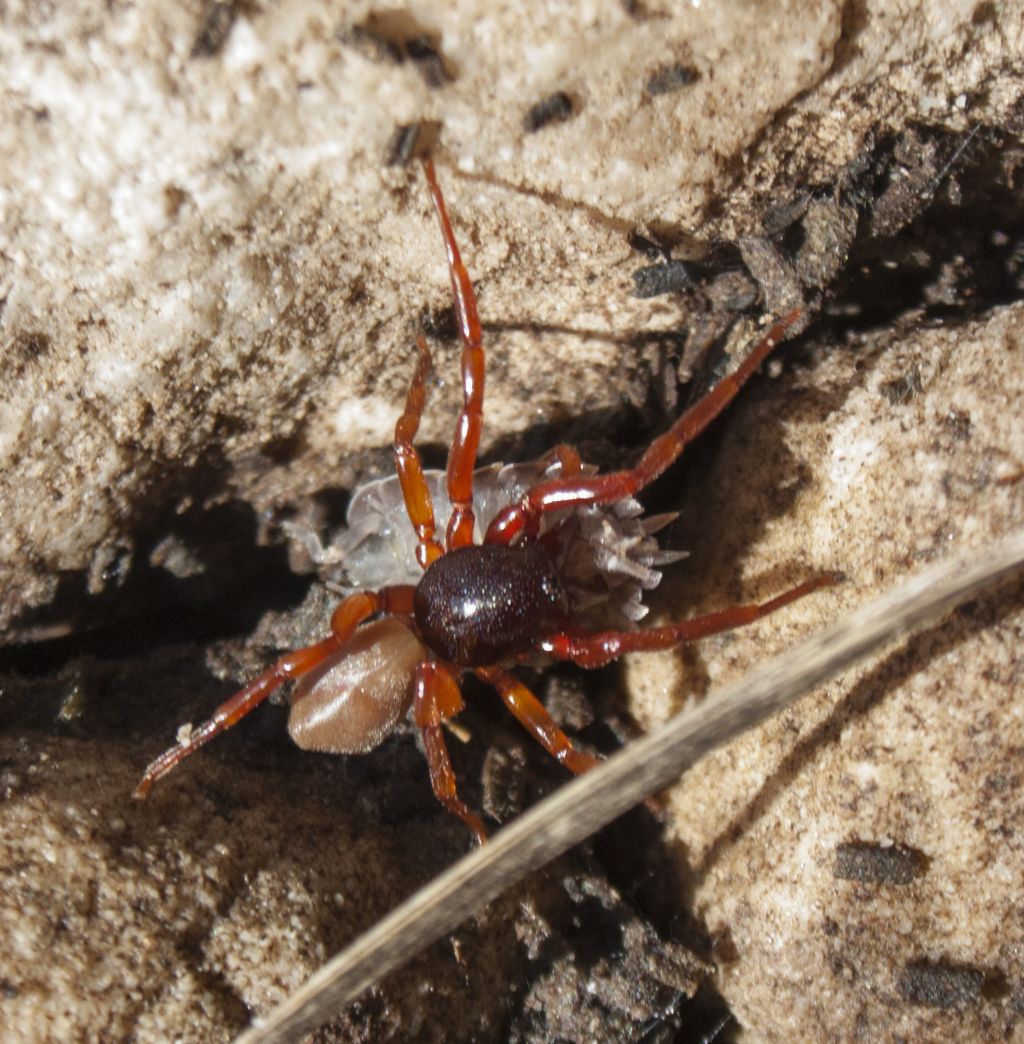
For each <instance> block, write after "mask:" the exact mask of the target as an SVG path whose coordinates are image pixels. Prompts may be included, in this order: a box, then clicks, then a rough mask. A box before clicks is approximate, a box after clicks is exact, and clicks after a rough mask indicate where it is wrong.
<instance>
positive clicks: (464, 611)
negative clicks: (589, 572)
mask: <svg viewBox="0 0 1024 1044" xmlns="http://www.w3.org/2000/svg"><path fill="white" fill-rule="evenodd" d="M414 605H415V612H416V626H417V627H418V628H419V632H420V636H421V637H422V638H423V640H424V641H425V642H426V643H427V645H428V646H430V648H431V649H433V650H434V652H436V653H437V654H438V655H439V656H441V657H442V658H443V659H445V660H447V661H448V662H449V663H454V664H457V665H458V666H460V667H482V666H485V665H487V664H494V663H499V662H501V661H502V660H506V659H508V658H509V657H510V656H515V655H517V654H518V653H522V652H526V651H527V650H528V649H529V648H530V647H531V646H532V645H533V644H534V643H535V642H536V641H537V640H538V639H539V638H541V637H542V636H543V635H545V634H549V633H550V632H551V631H552V630H554V629H556V628H557V627H558V625H559V623H560V622H561V621H562V619H563V617H564V615H565V613H566V610H567V602H566V597H565V592H564V591H563V589H562V583H561V581H560V580H559V578H558V574H557V572H556V571H555V566H554V563H553V562H552V561H551V558H550V556H549V555H548V553H547V552H546V551H545V550H544V549H543V548H542V547H539V546H538V545H536V544H527V545H525V546H522V547H503V546H499V545H489V544H485V545H483V546H479V547H476V546H474V547H462V548H459V549H458V550H456V551H451V552H449V553H448V554H445V555H442V556H441V557H440V558H438V559H437V560H436V561H435V562H434V563H433V564H432V565H431V566H430V567H429V568H428V569H427V571H426V572H425V573H424V574H423V577H422V579H421V580H420V582H419V584H418V586H417V588H416V596H415V601H414Z"/></svg>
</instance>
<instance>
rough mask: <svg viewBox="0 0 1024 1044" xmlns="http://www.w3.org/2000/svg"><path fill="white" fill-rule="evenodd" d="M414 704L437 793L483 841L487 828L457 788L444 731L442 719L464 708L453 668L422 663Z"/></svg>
mask: <svg viewBox="0 0 1024 1044" xmlns="http://www.w3.org/2000/svg"><path fill="white" fill-rule="evenodd" d="M412 706H413V720H414V721H415V722H416V724H417V725H418V726H419V728H420V732H421V733H422V735H423V747H424V749H425V750H426V752H427V767H428V769H429V771H430V786H431V787H432V788H433V791H434V797H436V798H437V800H438V801H440V802H441V804H442V805H444V807H445V808H446V809H448V811H449V812H452V813H454V814H455V815H457V816H458V817H459V819H461V820H462V822H463V823H465V824H466V826H468V827H469V829H470V830H472V831H473V833H474V834H475V835H476V839H477V841H478V842H479V843H480V844H483V843H484V842H485V841H486V840H487V831H486V830H485V829H484V824H483V821H482V820H481V819H480V817H479V816H476V815H474V814H473V813H472V812H470V810H469V809H468V808H467V807H466V805H465V804H464V803H463V802H462V801H461V800H460V798H459V796H458V794H457V792H456V788H455V773H454V771H453V770H452V762H451V758H449V756H448V747H447V746H446V745H445V742H444V735H443V734H442V732H441V723H442V722H443V721H444V720H445V719H446V718H450V717H453V716H454V715H456V714H458V712H459V711H460V710H462V693H460V692H459V685H458V682H457V681H456V680H455V678H454V677H453V676H452V674H451V671H450V670H449V669H448V668H447V667H444V666H442V665H441V664H439V663H433V662H431V661H427V662H425V663H421V664H420V665H419V666H418V667H417V668H416V677H415V680H414V682H413V705H412Z"/></svg>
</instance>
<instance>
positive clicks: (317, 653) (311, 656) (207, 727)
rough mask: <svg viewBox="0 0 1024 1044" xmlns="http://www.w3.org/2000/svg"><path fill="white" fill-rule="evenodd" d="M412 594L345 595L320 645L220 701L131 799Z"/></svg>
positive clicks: (401, 608)
mask: <svg viewBox="0 0 1024 1044" xmlns="http://www.w3.org/2000/svg"><path fill="white" fill-rule="evenodd" d="M414 590H415V589H414V588H413V587H412V586H410V585H402V586H398V587H385V588H382V589H381V590H380V591H378V592H376V593H374V592H371V591H360V592H359V593H358V594H354V595H350V596H349V597H348V598H346V599H345V600H344V601H343V602H341V604H340V605H338V607H337V608H336V609H335V610H334V612H333V614H332V615H331V633H330V635H329V636H328V637H327V638H324V639H323V641H319V642H317V643H316V644H315V645H309V646H306V647H305V648H303V649H296V650H295V651H294V652H290V653H286V654H285V655H284V656H282V657H281V658H280V659H279V660H278V661H277V662H276V663H274V664H273V666H271V667H269V668H267V670H265V671H263V673H262V674H258V675H256V677H255V678H253V680H252V681H251V682H249V684H248V685H246V686H245V687H244V688H242V689H240V690H239V691H238V692H236V693H235V695H234V696H232V697H231V698H230V699H229V700H225V702H224V703H222V704H221V705H220V706H219V707H218V708H217V709H216V710H215V711H214V712H213V716H212V717H211V718H210V719H209V720H207V721H204V722H203V723H202V724H201V725H200V726H199V727H198V728H195V729H193V730H192V731H191V732H190V733H189V734H188V736H187V737H186V738H185V739H182V740H181V741H180V742H179V743H177V744H175V746H173V747H170V748H169V749H168V750H166V751H164V753H163V754H161V755H160V757H158V758H156V760H154V761H153V762H151V763H150V765H149V766H148V767H147V769H146V771H145V773H144V774H143V776H142V779H141V780H139V785H138V786H137V787H136V788H135V793H134V795H133V796H134V797H136V798H144V797H145V796H146V795H147V794H148V793H149V791H150V788H151V787H152V786H153V784H154V783H155V782H156V781H157V780H158V779H161V778H162V777H163V776H166V775H167V773H168V772H170V771H171V770H172V769H173V768H174V767H175V766H176V765H177V764H178V763H179V762H181V761H183V760H184V759H185V758H187V757H188V756H189V755H190V754H194V753H195V752H196V751H197V750H198V749H199V748H200V747H202V746H204V745H205V744H207V743H209V742H210V740H212V739H213V738H214V736H216V735H218V734H219V733H221V732H223V731H224V730H225V729H230V728H231V726H232V725H235V724H237V723H238V722H239V721H240V720H241V719H242V718H244V717H245V716H246V715H247V714H248V713H249V712H250V711H252V710H254V709H255V708H256V707H258V706H259V705H260V704H261V703H262V702H263V701H264V700H265V699H266V698H267V697H268V696H269V695H270V694H271V693H272V692H274V690H275V689H277V688H279V687H280V686H281V685H282V684H283V683H284V682H286V681H289V680H290V679H292V678H299V677H301V676H302V675H303V674H306V673H307V672H308V671H311V670H313V669H314V668H315V667H319V666H320V664H322V663H323V662H324V660H326V659H327V658H328V657H329V656H331V655H332V654H334V653H335V652H337V651H338V649H340V648H341V647H342V646H343V645H344V644H345V642H347V641H348V640H349V638H351V637H352V634H353V632H354V631H355V629H356V628H357V627H358V626H359V625H360V624H361V623H362V622H363V621H364V620H366V619H367V618H368V617H370V616H372V615H373V614H374V613H380V612H384V613H406V614H408V613H411V612H412V595H413V591H414Z"/></svg>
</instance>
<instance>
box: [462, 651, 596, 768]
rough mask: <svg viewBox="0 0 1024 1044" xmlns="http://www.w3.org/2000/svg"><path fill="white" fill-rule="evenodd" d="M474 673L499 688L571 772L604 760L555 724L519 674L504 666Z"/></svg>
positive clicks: (510, 706) (523, 721)
mask: <svg viewBox="0 0 1024 1044" xmlns="http://www.w3.org/2000/svg"><path fill="white" fill-rule="evenodd" d="M473 673H474V674H476V676H477V677H478V678H482V679H483V680H484V681H485V682H487V683H488V685H493V686H494V688H496V689H497V690H498V695H499V696H501V698H502V700H504V702H505V706H506V707H508V709H509V710H510V711H511V712H512V713H513V715H515V717H516V720H517V721H518V722H519V723H520V724H521V725H522V726H523V727H524V728H525V729H526V730H527V732H529V733H530V735H531V736H533V738H534V739H535V740H536V741H537V742H538V743H539V744H540V745H541V746H542V747H543V748H544V749H545V750H546V751H547V752H548V753H549V754H550V755H551V756H552V757H553V758H554V759H555V760H556V761H558V763H559V764H561V765H564V766H565V767H566V768H567V769H568V770H569V771H570V772H574V773H576V775H579V774H580V773H581V772H586V771H587V770H588V769H592V768H593V767H594V766H595V765H597V764H599V763H600V761H601V759H600V758H598V757H596V756H595V755H593V754H587V753H586V752H585V751H582V750H577V749H576V748H575V747H574V746H573V745H572V740H570V739H569V737H568V736H567V735H566V734H565V733H564V732H563V731H562V730H561V729H560V728H559V727H558V726H557V725H556V724H555V721H554V719H553V718H552V717H551V715H550V714H548V712H547V709H546V708H545V706H544V704H543V703H541V702H540V700H538V699H537V697H536V696H534V694H533V693H532V692H530V690H529V689H528V688H527V687H526V686H525V685H523V683H522V682H521V681H519V679H518V678H515V677H514V676H513V675H511V674H509V673H508V671H504V670H502V669H501V668H500V667H478V668H477V669H476V670H475V671H474V672H473Z"/></svg>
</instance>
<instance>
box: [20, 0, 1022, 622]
mask: <svg viewBox="0 0 1024 1044" xmlns="http://www.w3.org/2000/svg"><path fill="white" fill-rule="evenodd" d="M843 10H844V8H843V6H842V5H840V4H825V5H822V4H819V3H816V2H806V3H777V4H772V5H768V6H765V5H764V4H756V5H750V6H749V7H744V6H741V5H733V6H730V7H728V8H722V7H720V6H719V5H717V4H706V5H703V6H695V7H687V8H681V9H679V10H678V11H677V12H676V13H675V14H672V15H670V14H669V12H668V11H667V10H666V11H663V10H661V9H659V8H658V7H657V6H656V5H655V6H650V7H648V6H647V5H639V6H638V7H636V8H635V9H634V8H633V7H631V6H630V5H621V4H619V3H614V2H612V0H608V2H606V3H601V4H593V5H587V6H585V7H583V8H579V9H577V10H576V12H575V13H567V12H566V10H565V8H564V7H562V6H561V5H550V6H545V5H542V6H540V7H538V6H537V5H530V7H529V13H528V14H527V13H526V12H525V9H524V10H523V11H517V10H516V9H515V8H514V7H511V8H510V7H503V6H501V7H494V6H493V5H491V4H487V3H479V4H476V3H468V2H464V3H458V4H451V5H447V6H446V7H444V8H443V9H438V8H437V7H436V5H429V6H425V7H423V8H422V9H420V8H416V7H414V8H411V9H408V11H407V12H406V14H405V15H403V16H402V17H401V18H399V19H398V20H397V27H396V24H393V23H394V20H393V19H392V20H391V21H386V22H385V30H384V31H386V33H387V34H388V37H389V39H392V40H393V39H396V38H397V39H399V40H401V39H405V38H407V37H409V36H413V35H417V34H418V35H423V34H426V35H427V36H428V37H430V38H432V39H433V40H434V41H435V44H436V47H437V48H438V51H439V53H440V54H441V55H442V56H443V58H444V62H445V64H446V67H447V68H448V70H449V75H450V80H449V82H447V83H445V84H444V85H443V86H442V87H440V88H436V87H431V86H430V83H429V82H428V80H429V79H430V77H429V76H427V77H425V76H424V75H423V74H422V70H421V69H420V68H419V67H418V66H417V63H416V62H413V61H409V60H406V61H396V60H395V58H394V57H393V56H392V57H389V54H390V52H389V51H388V49H387V48H386V47H385V46H383V44H382V43H381V41H380V38H379V36H377V37H374V36H371V38H370V40H371V44H370V45H368V44H367V42H366V39H365V30H366V28H367V27H369V28H370V29H371V30H372V31H379V30H378V29H377V28H376V27H377V26H378V22H377V21H375V20H374V18H373V17H371V16H372V15H373V9H372V8H370V7H369V5H366V4H351V5H348V6H346V7H344V8H342V9H340V10H339V8H338V7H337V5H333V4H325V3H315V2H307V3H298V2H296V3H288V4H284V5H280V6H274V7H267V8H252V7H249V6H245V5H241V4H238V5H234V4H216V3H192V4H185V5H176V6H175V7H174V8H167V7H166V5H161V4H157V3H150V2H146V3H138V4H134V5H123V6H119V7H117V8H114V9H112V10H110V11H109V12H104V13H102V14H101V13H100V12H99V11H98V10H97V9H96V8H95V7H94V5H92V4H86V3H81V4H64V5H61V6H60V8H59V9H50V8H46V7H39V6H38V5H35V4H30V3H25V4H13V5H10V6H9V8H8V10H7V13H6V15H5V20H4V25H3V27H2V29H0V33H2V37H0V42H2V47H3V51H4V55H5V69H6V76H5V84H4V87H3V88H2V91H3V93H2V96H0V105H2V107H3V112H4V119H3V121H2V125H3V131H2V135H3V137H2V145H3V148H2V150H0V154H2V157H3V159H2V161H0V163H2V167H0V170H2V174H0V186H2V189H0V191H2V207H3V215H4V218H3V226H2V236H3V239H2V242H0V248H2V257H3V267H2V269H0V288H2V297H3V300H4V312H3V325H2V336H3V341H4V345H5V350H4V352H3V363H4V375H3V381H2V386H3V388H4V389H5V390H4V395H3V401H2V403H0V454H2V459H3V462H4V464H3V468H2V471H0V475H2V479H0V482H2V485H0V504H2V505H3V510H4V525H3V528H2V531H0V541H2V543H0V562H2V563H3V568H4V570H5V573H4V576H3V583H2V584H0V590H2V591H3V600H2V604H0V618H2V619H4V620H9V619H11V617H12V615H13V614H15V613H17V612H18V610H19V609H21V608H23V607H26V606H31V605H34V604H38V603H40V602H43V601H45V600H46V599H47V598H48V597H50V596H52V595H53V593H54V588H55V584H56V577H57V576H58V575H60V574H66V573H67V572H69V571H81V572H82V573H83V574H84V575H85V576H86V577H87V579H88V583H89V587H90V589H91V590H93V591H95V590H98V589H100V588H102V587H104V586H105V585H107V584H109V582H110V578H111V576H112V575H116V574H117V572H118V568H119V562H120V560H122V559H124V558H125V556H126V555H127V554H128V552H129V551H130V550H131V548H132V546H133V538H134V535H135V533H136V532H137V531H138V529H139V527H140V526H141V525H145V524H148V523H152V522H153V520H154V517H155V516H156V515H157V513H158V512H159V510H160V509H161V508H163V509H164V510H173V509H174V507H175V506H176V505H177V504H178V503H179V502H180V501H182V500H183V499H188V498H189V497H195V496H203V497H209V496H210V495H211V494H219V495H220V496H226V495H234V496H241V497H243V498H245V499H246V500H249V501H251V502H253V503H256V504H257V505H259V506H261V507H262V506H266V505H267V504H268V503H271V502H274V503H277V502H281V501H282V500H284V501H287V500H289V499H292V498H294V497H295V496H296V495H298V494H299V493H302V492H309V491H313V490H316V489H320V488H323V487H324V486H328V485H333V486H345V485H350V484H351V483H352V481H353V479H354V477H355V471H354V470H353V467H352V466H351V465H352V462H353V455H354V454H356V453H357V452H358V451H359V450H364V449H366V448H370V447H377V446H381V445H383V444H385V443H386V442H387V440H388V438H389V435H390V430H391V425H392V424H393V418H394V415H395V411H396V408H397V406H398V404H399V403H400V401H401V397H402V393H403V389H404V385H405V382H406V381H407V379H408V373H409V368H410V363H411V359H410V355H411V351H410V346H411V338H412V332H413V329H414V327H415V324H416V322H417V319H418V317H419V316H420V315H421V314H422V313H423V312H425V311H426V312H436V311H438V310H443V309H445V308H446V307H447V305H448V290H447V277H446V274H445V271H444V268H443V265H442V264H441V253H440V250H439V246H438V236H437V231H436V229H435V227H434V221H433V218H432V216H431V215H430V213H429V207H428V203H427V200H426V198H425V193H424V191H423V189H422V185H421V184H420V179H419V176H418V173H417V172H416V171H415V170H410V171H408V172H406V171H405V170H400V169H389V168H387V167H385V165H384V160H385V159H386V156H387V154H388V149H389V142H390V140H391V138H392V135H393V133H394V130H395V127H396V126H397V125H400V124H408V123H411V122H414V121H418V120H434V121H438V122H440V124H441V125H442V127H443V133H442V135H441V142H442V153H441V155H442V159H441V164H442V177H443V179H444V182H445V184H446V186H447V191H448V194H449V198H450V203H451V206H452V209H453V211H454V213H455V215H456V224H457V225H458V227H459V230H460V236H461V237H462V239H463V241H464V243H465V244H466V246H467V250H468V253H469V254H470V256H471V267H472V270H473V273H474V275H475V278H476V279H477V282H478V284H479V286H480V290H481V308H482V313H483V318H484V321H485V324H486V325H487V326H488V327H489V338H490V343H491V346H492V353H493V354H492V361H493V365H492V370H491V377H492V380H491V384H490V391H491V397H490V410H489V419H490V421H491V424H490V426H489V428H488V435H487V438H488V439H492V438H493V437H494V436H495V435H496V434H497V433H499V432H500V433H508V432H510V431H516V430H521V429H522V428H524V427H526V426H529V425H537V424H543V423H546V422H550V421H552V420H557V419H559V418H561V417H564V416H565V415H566V413H567V412H570V411H571V412H573V413H575V414H577V415H578V414H579V413H581V412H585V411H589V410H594V409H599V408H602V407H607V406H609V405H612V404H617V403H620V402H621V401H622V398H623V395H624V394H627V395H629V394H630V393H631V394H632V395H634V396H635V395H636V394H640V395H642V391H641V390H639V386H641V385H642V382H643V381H644V379H645V377H646V367H645V366H643V365H642V363H641V361H640V360H639V359H636V358H635V357H634V358H633V359H631V360H629V361H626V360H624V358H623V352H622V348H621V346H622V345H623V344H624V343H628V342H629V340H630V338H631V337H634V336H635V335H639V334H642V333H644V332H649V331H652V330H655V331H656V330H662V331H665V330H673V329H675V328H677V327H678V326H679V325H680V323H681V320H682V318H683V317H684V316H685V314H686V309H685V307H684V306H682V305H681V304H680V303H679V302H678V301H673V300H668V301H662V302H659V303H658V305H657V306H656V307H653V308H652V307H651V306H649V305H643V304H641V303H640V302H637V301H636V300H634V299H632V298H630V296H629V294H628V292H627V291H626V288H627V287H628V286H629V282H628V280H629V274H630V272H631V270H632V269H633V268H634V267H635V260H636V259H635V256H631V252H630V250H629V249H628V248H627V246H626V242H625V234H626V233H627V232H628V231H629V230H630V228H631V227H633V226H636V225H639V226H642V227H646V228H651V229H658V230H661V231H662V232H664V233H665V234H666V235H667V236H668V239H669V241H670V242H674V243H679V244H689V246H688V247H687V249H688V251H689V252H691V253H692V252H697V253H698V254H699V253H700V251H701V250H702V249H703V247H702V246H701V244H705V243H707V242H709V241H711V240H713V239H714V238H715V237H716V236H719V235H726V236H729V237H733V236H736V235H739V234H740V233H742V232H744V231H750V230H751V229H752V228H753V227H754V224H755V217H754V215H755V210H754V209H752V207H753V205H754V203H755V202H756V203H761V202H763V201H764V199H765V196H766V194H769V193H770V192H771V191H774V192H778V191H779V190H780V188H782V187H783V186H787V185H789V186H791V185H792V184H794V182H795V181H799V183H801V184H804V185H813V184H817V183H823V182H828V181H830V180H833V179H834V178H835V177H836V176H837V173H838V172H839V171H841V170H843V169H844V168H845V166H846V165H847V164H848V163H849V162H851V161H852V160H853V159H854V158H855V157H856V156H857V155H858V153H859V151H860V150H862V149H863V148H864V146H865V143H866V142H869V141H871V140H874V139H875V138H877V137H879V136H884V135H885V134H886V133H890V132H893V131H899V130H900V129H901V128H903V127H905V126H906V125H907V124H909V123H915V122H927V123H929V124H931V125H934V126H939V127H947V128H952V129H958V128H964V127H966V126H967V125H968V121H970V120H982V121H985V122H987V123H990V124H993V125H1001V124H1003V123H1005V121H1006V120H1007V119H1009V118H1010V116H1011V114H1012V110H1013V106H1014V105H1015V104H1016V103H1017V100H1018V98H1019V79H1018V78H1017V77H1016V76H1015V71H1019V62H1020V56H1021V53H1022V47H1021V31H1022V30H1021V24H1022V15H1021V11H1020V7H1019V5H1007V6H1005V7H1004V8H1001V9H1000V11H999V14H998V16H997V15H996V13H995V11H994V9H992V8H989V7H986V6H985V5H982V6H981V7H978V8H977V10H975V5H973V4H964V5H959V6H956V5H954V6H950V5H948V4H938V3H935V4H909V3H907V4H903V5H899V6H896V7H894V6H893V5H890V4H885V5H879V7H878V10H877V11H876V10H875V9H874V8H871V7H867V8H856V9H853V8H850V9H848V10H847V15H846V21H845V23H844V21H843V14H842V12H843ZM631 12H632V13H631ZM854 12H855V13H854ZM358 29H362V30H364V32H363V34H362V35H360V34H359V33H357V32H355V31H356V30H358ZM373 41H377V45H376V46H374V45H373ZM674 67H682V68H686V69H690V68H692V70H693V71H694V73H695V78H694V79H693V81H692V82H690V83H684V84H683V85H682V86H680V88H679V89H678V90H675V91H669V92H668V93H654V94H652V93H651V91H650V90H648V89H646V88H645V85H646V84H648V83H649V81H650V78H651V77H652V76H657V75H663V74H664V72H665V70H666V69H672V68H674ZM558 90H561V91H563V92H565V93H566V94H567V95H568V96H569V97H570V99H571V100H572V103H573V112H572V116H571V118H570V119H568V120H566V121H564V122H561V123H557V124H551V125H548V126H546V127H544V128H543V129H541V130H538V131H536V132H535V133H528V132H527V131H526V130H525V129H524V126H523V120H524V117H525V115H526V113H527V112H528V111H529V109H530V108H531V106H533V105H535V104H536V103H537V102H538V101H541V100H543V99H544V98H546V97H548V96H549V95H550V94H551V93H552V92H554V91H558ZM791 154H795V156H791ZM538 334H539V335H540V336H538ZM437 355H438V359H437V362H438V369H439V372H440V374H441V375H442V376H443V380H444V391H443V393H441V394H435V395H434V396H433V400H432V406H431V407H430V409H429V410H428V414H427V417H426V418H425V421H424V427H423V437H424V438H425V439H426V440H435V441H440V440H442V439H444V438H445V437H446V435H447V432H448V430H449V423H450V422H449V420H448V418H449V417H450V415H451V408H452V406H453V403H454V401H455V395H456V388H455V385H454V383H453V380H452V374H453V367H454V365H455V359H456V357H457V352H456V349H455V347H454V346H453V345H450V344H445V345H444V346H442V347H439V349H438V351H437ZM346 462H349V466H346Z"/></svg>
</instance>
